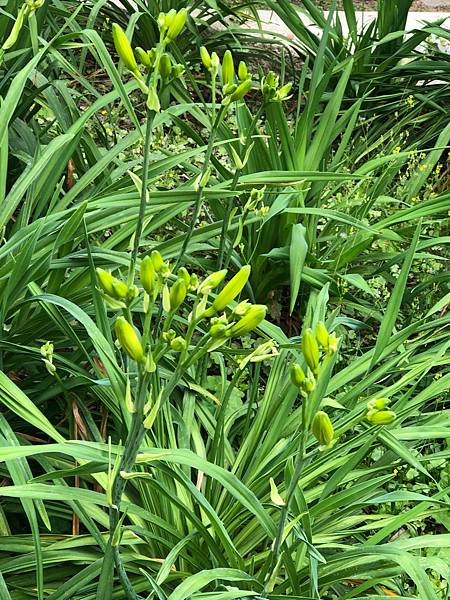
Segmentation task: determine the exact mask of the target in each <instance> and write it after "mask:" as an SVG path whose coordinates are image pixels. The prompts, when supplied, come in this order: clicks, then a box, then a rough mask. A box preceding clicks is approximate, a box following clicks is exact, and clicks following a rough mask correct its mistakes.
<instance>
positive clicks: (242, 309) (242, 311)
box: [233, 300, 252, 317]
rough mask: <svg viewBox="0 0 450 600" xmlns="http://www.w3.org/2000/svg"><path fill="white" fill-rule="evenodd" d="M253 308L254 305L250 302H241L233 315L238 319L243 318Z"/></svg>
mask: <svg viewBox="0 0 450 600" xmlns="http://www.w3.org/2000/svg"><path fill="white" fill-rule="evenodd" d="M251 307H252V305H251V304H250V302H249V301H248V300H242V302H239V304H238V305H237V306H236V308H235V309H234V310H233V315H236V316H237V317H243V316H244V315H246V314H247V313H248V311H249V310H250V309H251Z"/></svg>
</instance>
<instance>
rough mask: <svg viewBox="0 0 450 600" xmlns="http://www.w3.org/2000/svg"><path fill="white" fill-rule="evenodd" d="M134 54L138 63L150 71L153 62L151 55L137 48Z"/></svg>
mask: <svg viewBox="0 0 450 600" xmlns="http://www.w3.org/2000/svg"><path fill="white" fill-rule="evenodd" d="M134 53H135V55H136V57H137V59H138V61H139V62H140V63H141V64H142V65H144V67H146V68H147V69H150V68H151V66H152V62H151V60H150V55H149V54H148V52H146V51H145V50H144V49H143V48H140V47H138V48H135V50H134Z"/></svg>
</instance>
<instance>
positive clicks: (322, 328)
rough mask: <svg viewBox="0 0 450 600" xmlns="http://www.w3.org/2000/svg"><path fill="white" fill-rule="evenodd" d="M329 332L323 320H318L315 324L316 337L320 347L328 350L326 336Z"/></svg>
mask: <svg viewBox="0 0 450 600" xmlns="http://www.w3.org/2000/svg"><path fill="white" fill-rule="evenodd" d="M329 337H330V334H329V333H328V329H327V327H326V325H325V323H324V322H323V321H319V322H318V323H317V326H316V338H317V340H318V342H319V344H320V345H321V346H322V348H325V350H328V338H329Z"/></svg>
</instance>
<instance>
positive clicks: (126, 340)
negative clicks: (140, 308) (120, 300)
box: [115, 317, 145, 363]
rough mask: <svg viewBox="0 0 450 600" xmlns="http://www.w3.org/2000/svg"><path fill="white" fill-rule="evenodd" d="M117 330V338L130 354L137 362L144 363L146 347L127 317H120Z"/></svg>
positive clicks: (116, 326) (117, 321)
mask: <svg viewBox="0 0 450 600" xmlns="http://www.w3.org/2000/svg"><path fill="white" fill-rule="evenodd" d="M115 330H116V336H117V339H118V340H119V343H120V345H121V346H122V348H123V349H124V350H125V352H126V353H127V354H128V356H129V357H130V358H132V359H133V360H135V361H136V362H139V363H143V362H144V361H145V355H144V349H143V347H142V344H141V340H140V339H139V336H138V335H137V333H136V331H135V330H134V327H133V326H132V325H130V323H128V321H127V320H126V319H125V317H118V318H117V320H116V325H115Z"/></svg>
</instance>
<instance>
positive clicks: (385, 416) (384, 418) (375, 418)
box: [367, 410, 397, 425]
mask: <svg viewBox="0 0 450 600" xmlns="http://www.w3.org/2000/svg"><path fill="white" fill-rule="evenodd" d="M396 418H397V415H396V414H395V412H394V411H393V410H374V411H369V412H368V413H367V420H368V421H370V423H372V425H389V424H390V423H392V422H393V421H395V419H396Z"/></svg>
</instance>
